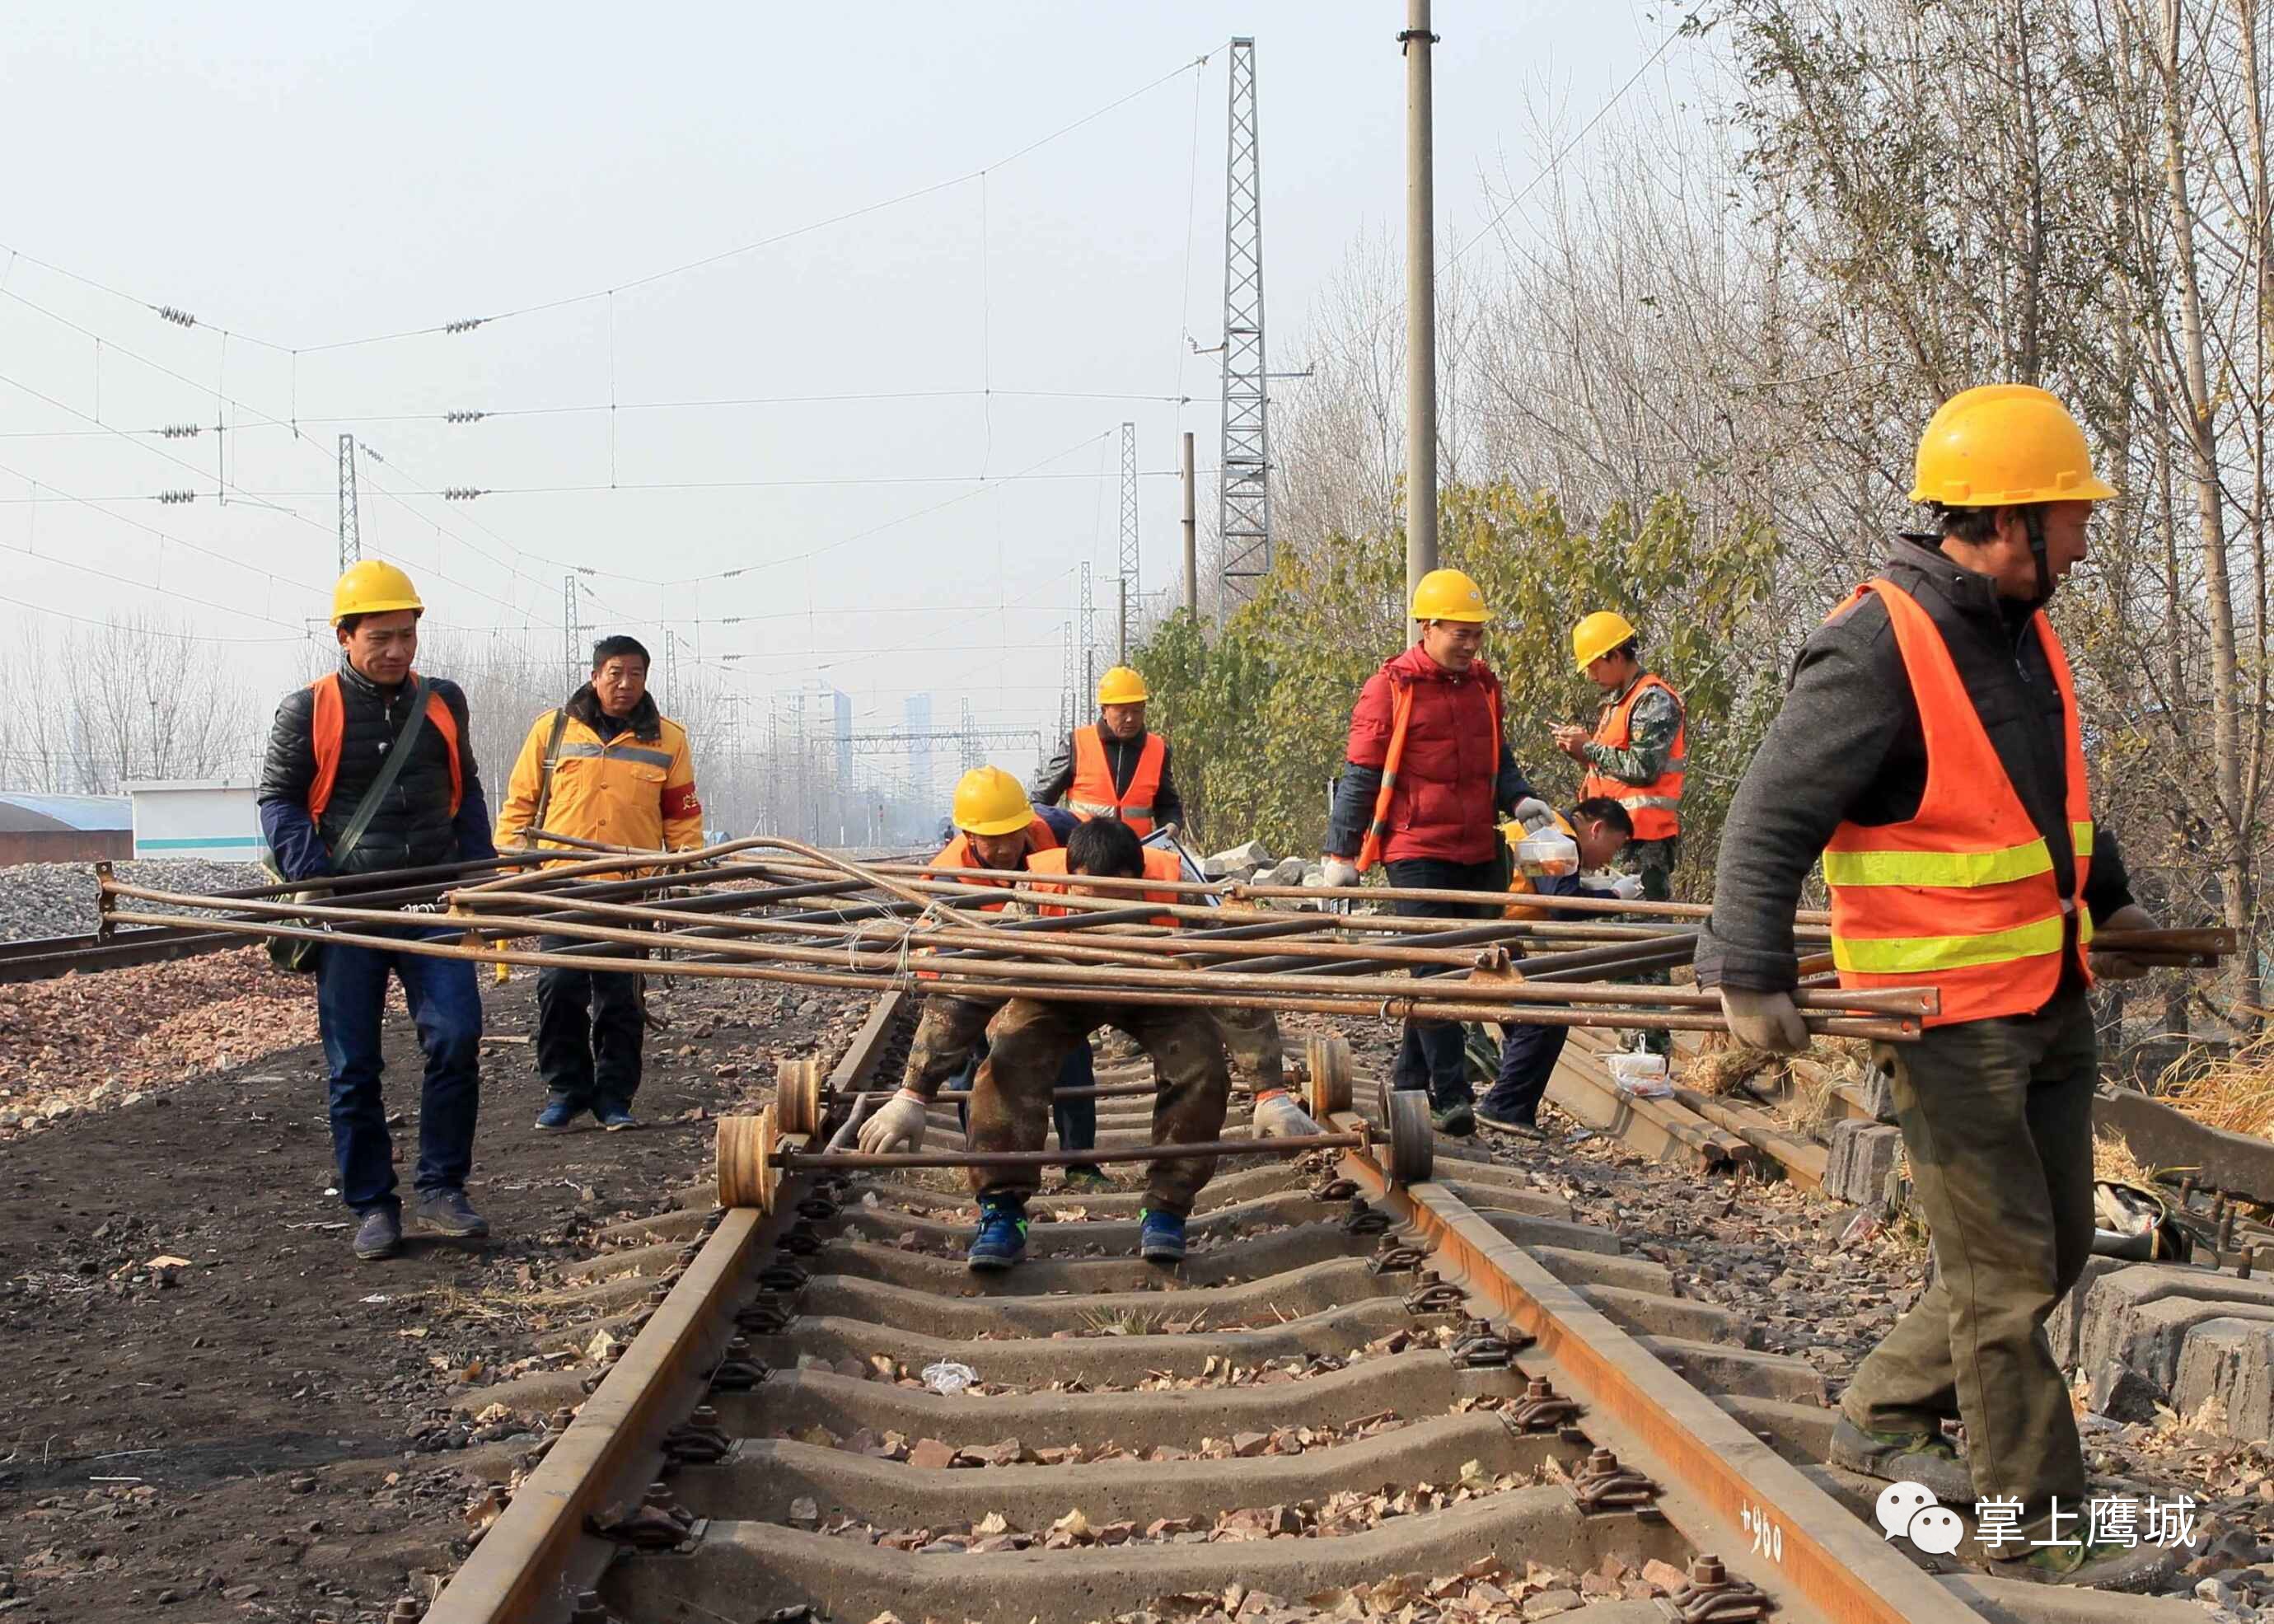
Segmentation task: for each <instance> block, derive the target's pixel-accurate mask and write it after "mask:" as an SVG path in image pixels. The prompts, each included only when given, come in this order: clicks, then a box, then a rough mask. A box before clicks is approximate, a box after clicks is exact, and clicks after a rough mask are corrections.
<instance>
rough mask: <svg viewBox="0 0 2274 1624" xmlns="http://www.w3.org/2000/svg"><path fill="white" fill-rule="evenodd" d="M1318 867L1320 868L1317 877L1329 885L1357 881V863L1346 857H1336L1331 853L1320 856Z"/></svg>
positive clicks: (1350, 883) (1347, 883) (1353, 883)
mask: <svg viewBox="0 0 2274 1624" xmlns="http://www.w3.org/2000/svg"><path fill="white" fill-rule="evenodd" d="M1319 868H1320V870H1321V872H1320V875H1319V877H1320V878H1321V880H1323V881H1325V882H1326V883H1328V884H1329V885H1355V884H1357V883H1358V865H1357V864H1356V863H1354V862H1352V861H1351V860H1350V859H1349V858H1347V857H1337V856H1334V855H1332V854H1331V853H1330V854H1329V855H1327V856H1324V857H1321V858H1320V859H1319Z"/></svg>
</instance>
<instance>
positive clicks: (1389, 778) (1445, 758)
mask: <svg viewBox="0 0 2274 1624" xmlns="http://www.w3.org/2000/svg"><path fill="white" fill-rule="evenodd" d="M1411 609H1412V619H1413V620H1417V621H1419V623H1420V635H1419V638H1418V639H1417V640H1416V641H1415V643H1413V645H1412V647H1411V648H1409V649H1407V650H1405V651H1404V653H1402V654H1400V655H1397V657H1396V658H1392V659H1389V660H1387V661H1384V662H1383V664H1382V668H1381V669H1380V670H1379V671H1377V672H1375V673H1374V675H1373V676H1371V677H1369V678H1367V682H1366V687H1365V688H1363V689H1362V690H1361V691H1360V692H1359V697H1358V703H1357V704H1356V706H1354V707H1353V708H1352V711H1351V722H1350V743H1349V747H1348V749H1347V752H1346V754H1347V756H1348V758H1349V759H1348V763H1347V764H1346V765H1345V766H1344V769H1343V775H1342V777H1341V778H1340V779H1339V780H1337V783H1336V786H1335V798H1334V807H1333V809H1332V811H1331V813H1330V814H1329V818H1328V823H1327V841H1326V855H1325V857H1324V859H1323V863H1324V867H1325V878H1326V882H1327V883H1328V884H1329V885H1355V884H1357V883H1358V881H1359V876H1360V875H1362V874H1364V873H1365V872H1366V871H1367V870H1368V869H1369V868H1374V866H1375V865H1376V864H1382V865H1383V866H1385V867H1386V868H1388V870H1389V883H1391V884H1392V885H1397V886H1407V887H1414V888H1422V889H1429V890H1440V891H1487V892H1494V893H1497V892H1499V891H1502V889H1503V888H1505V887H1506V885H1507V883H1508V861H1507V847H1506V846H1505V845H1504V844H1503V843H1502V839H1501V835H1500V829H1499V823H1500V818H1499V816H1498V815H1499V814H1501V813H1506V814H1508V815H1509V816H1512V817H1514V818H1515V819H1516V820H1517V822H1518V823H1522V824H1523V825H1524V827H1525V829H1526V830H1527V831H1530V830H1533V829H1538V828H1541V827H1543V826H1545V825H1547V824H1548V823H1552V822H1553V821H1554V820H1555V813H1554V811H1553V810H1552V809H1550V808H1549V807H1548V805H1547V802H1545V801H1541V800H1540V798H1539V797H1538V796H1536V795H1534V794H1533V793H1532V786H1531V785H1530V784H1529V783H1527V782H1526V781H1525V776H1524V771H1523V769H1521V768H1520V767H1518V766H1517V764H1516V756H1515V754H1514V753H1513V752H1512V751H1511V750H1510V748H1509V745H1508V740H1507V738H1506V736H1505V735H1504V734H1503V733H1502V729H1501V688H1500V679H1499V678H1498V677H1496V676H1495V675H1494V674H1493V673H1492V668H1491V667H1490V666H1488V665H1486V664H1485V661H1484V639H1485V623H1486V621H1487V619H1488V618H1489V617H1488V616H1487V613H1486V611H1485V601H1484V594H1483V593H1482V592H1480V590H1478V588H1477V583H1475V582H1474V581H1472V580H1471V579H1470V578H1469V577H1468V576H1467V575H1464V574H1462V573H1461V572H1460V571H1459V570H1457V569H1433V570H1431V571H1430V572H1429V573H1428V574H1427V575H1424V576H1422V577H1421V579H1420V581H1419V583H1418V584H1417V585H1416V586H1415V587H1414V589H1413V601H1412V605H1411ZM1500 906H1501V905H1499V904H1498V903H1496V902H1493V901H1486V902H1483V903H1481V904H1480V905H1479V906H1475V907H1468V906H1459V905H1454V904H1448V903H1440V902H1400V903H1398V904H1397V905H1396V906H1395V907H1394V909H1393V911H1394V912H1396V913H1397V914H1415V915H1429V916H1436V917H1444V918H1453V919H1489V918H1491V917H1493V916H1494V915H1495V914H1496V913H1497V912H1498V911H1499V907H1500ZM1391 1080H1392V1085H1393V1086H1396V1087H1398V1088H1426V1089H1427V1090H1428V1091H1429V1101H1430V1114H1431V1117H1432V1120H1433V1121H1434V1123H1435V1124H1436V1126H1437V1129H1438V1131H1439V1132H1442V1133H1451V1134H1465V1133H1467V1132H1471V1131H1472V1128H1473V1127H1474V1125H1475V1117H1474V1116H1473V1114H1472V1109H1471V1106H1470V1103H1469V1083H1468V1077H1467V1074H1466V1072H1465V1070H1464V1059H1463V1055H1462V1034H1461V1026H1460V1024H1459V1023H1458V1022H1457V1021H1439V1020H1408V1021H1407V1022H1406V1023H1405V1034H1404V1040H1403V1041H1402V1042H1401V1043H1400V1044H1399V1047H1398V1050H1397V1067H1396V1069H1395V1071H1393V1072H1392V1075H1391Z"/></svg>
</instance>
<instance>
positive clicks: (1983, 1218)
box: [1841, 989, 2097, 1521]
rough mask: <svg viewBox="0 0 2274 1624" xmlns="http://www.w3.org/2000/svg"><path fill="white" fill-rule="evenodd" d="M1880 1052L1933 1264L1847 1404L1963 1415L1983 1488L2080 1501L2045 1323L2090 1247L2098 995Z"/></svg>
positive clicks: (1881, 1421)
mask: <svg viewBox="0 0 2274 1624" xmlns="http://www.w3.org/2000/svg"><path fill="white" fill-rule="evenodd" d="M1878 1053H1879V1062H1880V1064H1882V1065H1886V1066H1890V1067H1891V1069H1892V1071H1893V1072H1894V1099H1895V1110H1896V1115H1897V1116H1898V1118H1899V1119H1900V1120H1901V1124H1902V1130H1903V1147H1904V1149H1905V1150H1906V1151H1907V1152H1908V1153H1909V1157H1910V1167H1911V1179H1912V1182H1913V1184H1915V1186H1916V1190H1917V1195H1918V1202H1919V1207H1920V1209H1921V1211H1922V1212H1923V1213H1924V1214H1925V1217H1926V1221H1927V1224H1928V1227H1929V1229H1931V1231H1932V1235H1933V1239H1934V1258H1935V1266H1936V1267H1935V1277H1934V1281H1933V1283H1932V1284H1931V1285H1930V1286H1929V1287H1928V1288H1927V1290H1926V1295H1925V1296H1924V1297H1921V1298H1920V1299H1919V1302H1918V1305H1917V1306H1916V1307H1915V1308H1913V1309H1912V1310H1911V1311H1910V1312H1909V1313H1907V1314H1905V1315H1904V1316H1903V1317H1902V1318H1901V1319H1900V1320H1898V1321H1897V1322H1896V1323H1895V1327H1894V1329H1893V1330H1891V1331H1889V1332H1888V1333H1887V1335H1886V1339H1885V1340H1884V1341H1882V1342H1880V1343H1879V1346H1878V1347H1877V1348H1875V1349H1873V1350H1871V1356H1870V1357H1867V1358H1866V1359H1865V1360H1864V1363H1863V1365H1861V1366H1859V1367H1858V1368H1857V1370H1856V1379H1855V1380H1854V1381H1852V1382H1851V1383H1849V1387H1848V1391H1847V1394H1846V1395H1845V1396H1843V1397H1842V1398H1841V1410H1844V1411H1845V1412H1846V1413H1847V1416H1848V1418H1849V1420H1850V1421H1853V1422H1854V1423H1855V1424H1856V1425H1858V1426H1860V1427H1864V1428H1865V1429H1867V1430H1871V1431H1876V1432H1932V1431H1935V1430H1936V1429H1937V1428H1938V1427H1939V1425H1940V1424H1941V1423H1942V1421H1943V1420H1945V1419H1946V1418H1947V1417H1950V1416H1953V1415H1955V1416H1957V1417H1960V1418H1961V1419H1962V1420H1963V1421H1964V1422H1965V1424H1966V1440H1967V1454H1968V1458H1969V1461H1970V1462H1971V1463H1972V1466H1973V1470H1974V1492H1976V1493H1977V1495H1983V1496H1988V1495H1992V1494H1996V1495H2005V1496H2010V1497H2013V1498H2015V1499H2018V1500H2021V1501H2022V1504H2023V1506H2024V1507H2026V1508H2027V1509H2026V1511H2025V1514H2024V1520H2025V1521H2033V1520H2036V1519H2037V1518H2040V1517H2042V1516H2043V1515H2044V1513H2045V1511H2046V1509H2047V1508H2048V1502H2049V1501H2050V1500H2052V1497H2053V1496H2055V1495H2058V1496H2059V1498H2060V1499H2061V1500H2063V1501H2064V1502H2066V1503H2067V1505H2068V1506H2070V1507H2077V1502H2079V1501H2081V1500H2083V1499H2084V1497H2085V1475H2084V1456H2083V1454H2082V1450H2081V1449H2080V1448H2079V1447H2078V1444H2077V1434H2076V1422H2075V1420H2074V1417H2073V1416H2072V1415H2071V1413H2070V1410H2069V1395H2068V1387H2067V1383H2066V1382H2065V1381H2063V1380H2062V1379H2061V1372H2060V1366H2059V1365H2058V1364H2056V1363H2055V1362H2054V1359H2053V1354H2052V1345H2051V1344H2050V1343H2049V1342H2047V1341H2046V1339H2045V1331H2044V1325H2045V1319H2046V1316H2047V1315H2049V1314H2051V1313H2052V1311H2053V1307H2054V1305H2055V1304H2058V1303H2059V1301H2060V1300H2061V1298H2062V1297H2065V1296H2067V1293H2068V1291H2069V1289H2070V1288H2072V1287H2073V1286H2074V1285H2075V1284H2076V1282H2077V1280H2078V1278H2079V1277H2080V1276H2081V1275H2082V1274H2083V1272H2084V1262H2085V1259H2086V1257H2087V1256H2088V1255H2090V1252H2091V1249H2092V1227H2093V1220H2092V1090H2093V1083H2094V1078H2095V1071H2096V1069H2097V1049H2096V1042H2095V1038H2094V1033H2093V1026H2092V1011H2091V1009H2090V1006H2089V1005H2088V1004H2086V1002H2085V996H2084V993H2083V992H2082V990H2081V989H2074V990H2069V991H2065V992H2063V993H2061V994H2060V995H2059V996H2057V997H2055V998H2054V1000H2053V1001H2052V1003H2051V1004H2047V1005H2046V1006H2045V1008H2044V1011H2042V1012H2041V1013H2039V1014H2037V1015H2034V1016H2027V1017H2021V1018H2015V1019H2004V1020H1977V1021H1965V1022H1961V1023H1959V1024H1957V1025H1954V1026H1932V1027H1930V1028H1928V1030H1927V1032H1926V1034H1925V1036H1924V1038H1922V1039H1921V1040H1920V1041H1918V1042H1916V1043H1890V1044H1883V1045H1880V1046H1879V1051H1878ZM2078 1508H2080V1509H2081V1507H2078Z"/></svg>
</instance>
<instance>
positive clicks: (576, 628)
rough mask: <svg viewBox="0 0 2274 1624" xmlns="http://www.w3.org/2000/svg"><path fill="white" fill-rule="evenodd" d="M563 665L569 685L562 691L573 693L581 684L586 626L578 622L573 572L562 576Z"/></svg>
mask: <svg viewBox="0 0 2274 1624" xmlns="http://www.w3.org/2000/svg"><path fill="white" fill-rule="evenodd" d="M583 663H584V628H583V626H581V625H580V624H579V623H578V616H577V613H576V575H574V574H573V573H571V574H569V575H563V576H561V665H562V669H563V670H564V671H565V673H567V675H568V679H569V686H568V687H566V688H562V689H561V692H562V693H563V694H564V695H566V694H573V693H575V692H576V689H577V688H578V686H579V683H578V680H577V673H578V668H579V667H580V666H581V665H583Z"/></svg>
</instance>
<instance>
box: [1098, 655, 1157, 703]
mask: <svg viewBox="0 0 2274 1624" xmlns="http://www.w3.org/2000/svg"><path fill="white" fill-rule="evenodd" d="M1150 697H1151V695H1148V693H1146V691H1145V679H1144V678H1142V677H1141V676H1139V675H1138V674H1137V673H1135V672H1134V671H1133V670H1131V669H1130V668H1129V667H1128V666H1126V665H1116V666H1115V667H1113V669H1112V670H1111V671H1109V672H1107V673H1105V674H1104V675H1103V676H1102V677H1100V678H1098V680H1097V703H1099V704H1101V705H1141V704H1143V703H1145V702H1146V700H1148V698H1150Z"/></svg>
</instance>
